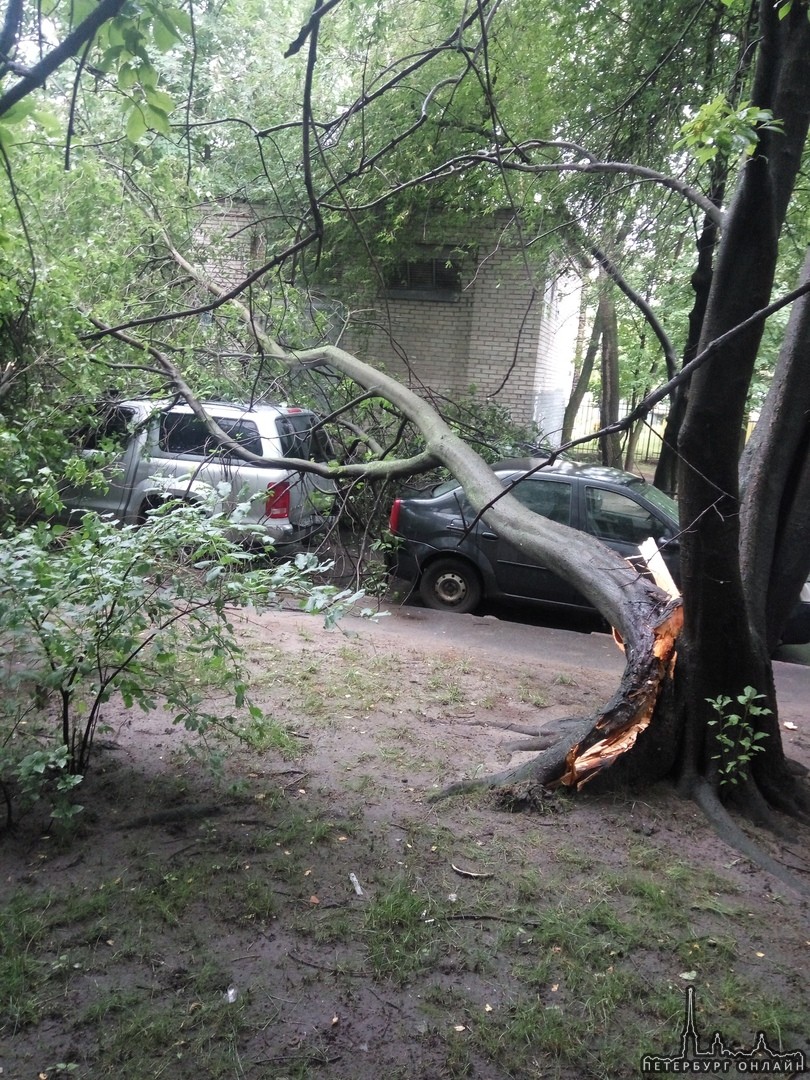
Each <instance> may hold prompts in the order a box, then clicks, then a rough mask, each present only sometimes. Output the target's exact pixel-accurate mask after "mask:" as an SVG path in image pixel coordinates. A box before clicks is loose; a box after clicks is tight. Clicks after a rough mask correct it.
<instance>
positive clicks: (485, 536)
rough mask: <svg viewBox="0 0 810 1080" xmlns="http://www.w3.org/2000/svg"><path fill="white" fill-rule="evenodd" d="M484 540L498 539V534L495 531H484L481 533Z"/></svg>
mask: <svg viewBox="0 0 810 1080" xmlns="http://www.w3.org/2000/svg"><path fill="white" fill-rule="evenodd" d="M479 535H480V537H481V539H482V540H497V539H498V534H497V533H494V532H482V533H480V534H479Z"/></svg>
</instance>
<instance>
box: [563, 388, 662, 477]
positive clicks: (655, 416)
mask: <svg viewBox="0 0 810 1080" xmlns="http://www.w3.org/2000/svg"><path fill="white" fill-rule="evenodd" d="M629 408H630V406H629V403H628V402H626V401H623V402H621V403H620V408H619V415H620V416H626V415H627V413H628V411H629ZM665 424H666V413H665V412H659V411H658V410H656V411H655V412H653V413H651V414H650V416H648V417H647V419H646V421H645V422H644V426H643V427H642V429H641V431H640V432H639V435H638V441H637V442H636V448H635V454H634V457H635V460H636V461H637V462H644V463H652V462H655V461H658V457H659V455H660V453H661V439H662V437H663V433H664V425H665ZM599 427H600V419H599V402H598V401H596V400H594V398H593V395H591V394H588V395H586V397H585V400H584V401H583V403H582V405H581V406H580V409H579V412H578V413H577V418H576V421H575V422H574V431H573V435H574V438H575V439H579V438H581V437H582V436H583V435H587V434H589V432H592V431H598V430H599ZM621 438H622V453H623V454H624V453H626V451H627V441H628V438H629V435H628V434H627V433H626V432H625V433H624V434H623V435H622V437H621ZM576 454H577V456H578V457H579V456H580V455H581V456H582V457H585V458H590V457H599V441H598V439H593V440H591V441H589V442H584V443H580V444H579V446H577V447H576Z"/></svg>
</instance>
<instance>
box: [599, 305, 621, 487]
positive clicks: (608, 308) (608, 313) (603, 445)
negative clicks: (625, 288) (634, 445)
mask: <svg viewBox="0 0 810 1080" xmlns="http://www.w3.org/2000/svg"><path fill="white" fill-rule="evenodd" d="M599 308H600V311H601V315H602V317H601V322H602V395H601V400H600V415H599V422H600V426H601V427H607V426H608V424H613V423H615V422H616V421H617V420H618V419H619V331H618V326H617V321H616V305H615V304H614V302H613V299H612V297H611V296H610V295H609V293H608V291H607V288H604V289H602V291H601V293H600V296H599ZM599 447H600V452H601V455H602V464H603V465H613V466H615V467H616V468H619V469H620V468H621V466H622V441H621V436H620V435H618V434H616V435H603V436H602V437H601V438H600V440H599Z"/></svg>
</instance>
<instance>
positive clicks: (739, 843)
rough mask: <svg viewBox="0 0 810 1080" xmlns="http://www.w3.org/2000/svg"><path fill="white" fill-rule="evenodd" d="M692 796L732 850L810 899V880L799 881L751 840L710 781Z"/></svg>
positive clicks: (699, 784) (693, 790)
mask: <svg viewBox="0 0 810 1080" xmlns="http://www.w3.org/2000/svg"><path fill="white" fill-rule="evenodd" d="M689 796H690V798H692V799H694V801H695V802H696V803H697V804H698V806H699V807H700V808H701V810H702V811H703V813H704V814H705V815H706V818H707V820H708V821H709V823H710V824H711V826H712V827H713V828H714V830H715V832H716V833H717V835H718V836H719V837H720V839H721V840H723V841H725V843H727V844H728V845H729V847H732V848H734V850H735V851H738V852H739V853H740V854H741V855H744V856H745V858H746V859H749V860H750V861H751V862H752V863H754V865H755V866H758V867H759V868H760V869H761V870H764V871H765V872H766V873H768V874H771V875H772V876H773V877H775V878H776V880H777V881H780V882H781V883H782V884H783V885H786V886H787V887H788V888H789V889H793V890H794V891H795V892H797V893H798V894H799V895H800V896H805V897H807V896H810V880H808V881H802V880H801V879H800V878H797V877H796V876H795V875H794V874H792V873H791V872H790V871H789V870H788V869H787V868H786V867H784V866H783V865H782V864H781V863H780V862H778V861H777V860H776V859H774V858H773V856H771V855H769V854H768V852H767V851H764V850H763V849H762V848H761V847H760V846H759V845H758V844H756V843H755V842H754V841H753V840H752V839H751V838H750V837H749V836H747V835H746V833H745V832H743V830H742V829H741V828H740V826H739V825H738V824H737V822H736V821H735V820H734V818H733V817H732V816H731V814H729V812H728V810H727V809H726V808H725V806H723V804H722V803H721V802H720V800H719V799H718V797H717V793H716V792H715V790H714V788H713V787H712V786H711V785H710V784H709V783H708V782H707V781H705V780H699V781H698V782H697V783H695V784H693V785H692V787H691V790H690V792H689ZM808 873H810V870H808Z"/></svg>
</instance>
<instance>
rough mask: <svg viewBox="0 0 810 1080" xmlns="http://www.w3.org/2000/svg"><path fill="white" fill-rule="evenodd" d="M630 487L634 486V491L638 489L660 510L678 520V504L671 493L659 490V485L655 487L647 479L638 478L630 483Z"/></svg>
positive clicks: (640, 493)
mask: <svg viewBox="0 0 810 1080" xmlns="http://www.w3.org/2000/svg"><path fill="white" fill-rule="evenodd" d="M628 487H632V489H633V491H637V492H638V494H639V495H643V496H644V498H645V499H646V500H647V501H648V502H651V503H652V504H653V506H655V507H656V508H657V509H658V510H663V512H664V513H665V514H666V515H667V516H668V517H671V518H672V519H673V521H677V520H678V504H677V503H676V502H675V500H674V499H671V498H670V497H669V495H667V494H665V493H664V492H663V491H659V489H658V488H657V487H653V486H652V484H648V483H647V481H646V480H640V479H636V480H633V481H632V483H628Z"/></svg>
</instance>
